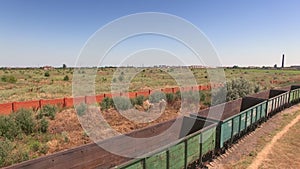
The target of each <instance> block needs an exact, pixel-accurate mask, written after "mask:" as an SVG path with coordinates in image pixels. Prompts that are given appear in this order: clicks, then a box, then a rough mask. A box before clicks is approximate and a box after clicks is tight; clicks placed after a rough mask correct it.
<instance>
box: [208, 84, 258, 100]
mask: <svg viewBox="0 0 300 169" xmlns="http://www.w3.org/2000/svg"><path fill="white" fill-rule="evenodd" d="M258 90H259V89H255V87H254V85H253V84H252V83H251V82H249V81H247V80H245V79H242V78H241V79H233V80H231V81H229V82H226V88H225V87H220V88H219V89H218V90H216V91H215V92H214V93H213V94H212V96H213V97H212V100H213V105H215V104H220V103H223V102H225V101H230V100H235V99H238V98H241V97H245V96H246V95H248V94H251V93H254V91H258Z"/></svg>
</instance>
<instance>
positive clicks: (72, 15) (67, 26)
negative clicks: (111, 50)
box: [0, 0, 300, 67]
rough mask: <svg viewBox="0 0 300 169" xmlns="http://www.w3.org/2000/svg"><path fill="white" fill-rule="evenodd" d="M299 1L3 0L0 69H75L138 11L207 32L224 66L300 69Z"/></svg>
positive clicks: (0, 14)
mask: <svg viewBox="0 0 300 169" xmlns="http://www.w3.org/2000/svg"><path fill="white" fill-rule="evenodd" d="M299 9H300V1H297V0H287V1H283V0H280V1H279V0H247V1H246V0H244V1H241V0H236V1H231V0H226V1H216V0H193V1H183V0H182V1H161V0H148V1H141V0H118V1H117V0H103V1H83V0H82V1H79V0H51V1H50V0H48V1H45V0H39V1H38V0H36V1H32V0H26V1H23V0H18V1H17V0H1V1H0V59H1V62H0V67H2V66H42V65H54V66H61V65H62V64H63V63H65V64H67V65H69V66H73V65H75V61H76V58H77V56H78V53H79V52H80V49H81V48H82V47H83V45H84V44H85V42H86V41H87V39H88V38H89V37H90V36H91V35H92V34H93V33H94V32H95V31H97V30H98V29H99V28H101V27H102V26H103V25H104V24H107V23H108V22H110V21H112V20H114V19H117V18H119V17H122V16H124V15H128V14H133V13H137V12H163V13H170V14H173V15H177V16H179V17H182V18H184V19H186V20H188V21H190V22H191V23H193V24H194V25H196V26H197V27H198V28H199V29H200V30H202V31H203V32H204V33H205V34H206V36H207V37H208V38H209V39H210V41H211V42H212V43H213V45H214V46H215V48H216V50H217V51H218V54H219V57H220V60H221V63H222V64H223V65H243V66H246V65H267V66H273V65H274V64H278V65H280V62H281V55H282V53H285V55H286V65H300V57H299V56H300V10H299Z"/></svg>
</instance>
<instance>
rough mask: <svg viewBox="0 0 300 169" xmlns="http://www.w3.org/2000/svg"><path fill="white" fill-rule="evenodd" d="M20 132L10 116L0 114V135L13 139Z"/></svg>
mask: <svg viewBox="0 0 300 169" xmlns="http://www.w3.org/2000/svg"><path fill="white" fill-rule="evenodd" d="M20 132H21V131H20V128H19V126H18V125H17V124H16V122H15V120H14V119H13V118H12V116H0V136H2V137H5V138H7V139H9V140H13V139H14V138H15V137H16V136H17V135H18V134H20Z"/></svg>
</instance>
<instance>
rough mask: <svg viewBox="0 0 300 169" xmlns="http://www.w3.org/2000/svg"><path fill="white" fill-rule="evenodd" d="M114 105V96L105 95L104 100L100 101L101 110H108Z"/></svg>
mask: <svg viewBox="0 0 300 169" xmlns="http://www.w3.org/2000/svg"><path fill="white" fill-rule="evenodd" d="M112 105H113V100H112V98H109V97H105V98H104V99H103V100H102V102H101V103H100V107H101V110H107V109H109V108H111V107H112Z"/></svg>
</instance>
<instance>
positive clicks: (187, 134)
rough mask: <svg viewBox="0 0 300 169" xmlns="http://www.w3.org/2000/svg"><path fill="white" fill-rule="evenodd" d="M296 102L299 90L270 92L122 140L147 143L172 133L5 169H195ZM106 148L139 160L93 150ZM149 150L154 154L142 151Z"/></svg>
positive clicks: (112, 141) (297, 87)
mask: <svg viewBox="0 0 300 169" xmlns="http://www.w3.org/2000/svg"><path fill="white" fill-rule="evenodd" d="M299 101H300V85H293V86H289V87H285V88H280V89H271V90H268V91H264V92H260V93H256V94H253V95H249V96H247V97H244V98H241V99H237V100H234V101H230V102H226V103H223V104H220V105H216V106H212V107H209V108H207V109H204V110H201V111H199V112H197V113H190V115H189V116H184V117H179V118H177V119H173V120H169V121H166V122H163V123H160V124H157V125H154V126H150V127H147V128H144V129H140V130H137V131H133V132H131V133H128V134H125V135H124V136H129V137H132V138H149V137H155V136H157V135H160V134H162V133H163V132H164V131H166V130H167V129H170V128H172V129H171V130H170V131H168V132H165V134H164V136H165V137H157V139H152V140H151V141H147V139H146V141H145V142H140V143H137V142H126V141H122V140H123V139H122V137H124V136H117V137H113V138H110V139H107V140H104V141H101V142H97V144H96V143H91V144H87V145H84V146H80V147H77V148H73V149H69V150H66V151H62V152H58V153H54V154H52V155H48V156H44V157H40V158H37V159H34V160H30V161H26V162H22V163H19V164H16V165H12V166H9V167H7V168H38V169H40V168H118V169H168V168H170V169H182V168H195V167H196V166H203V164H204V163H205V162H207V161H208V160H210V159H212V158H214V157H215V156H217V155H220V154H222V153H224V152H225V150H226V149H227V148H228V147H230V146H231V145H232V144H234V143H235V142H236V141H237V140H239V139H240V138H241V137H243V136H244V135H245V134H247V133H249V132H251V131H253V130H255V129H256V128H257V126H259V125H260V124H261V123H263V122H265V121H267V120H268V119H269V118H271V117H272V116H273V115H275V114H276V113H277V112H279V111H281V110H283V109H285V108H287V107H289V106H291V105H294V104H296V103H299ZM171 126H173V127H171ZM170 140H172V141H170ZM109 143H110V144H111V145H113V146H115V147H116V149H118V148H119V147H122V150H120V151H122V153H133V152H134V153H136V152H140V154H139V156H138V158H129V157H123V156H118V155H116V154H113V153H111V152H109V151H107V150H105V149H103V148H102V147H101V146H98V145H105V144H109ZM148 147H152V149H153V151H151V152H149V151H147V148H148Z"/></svg>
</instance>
